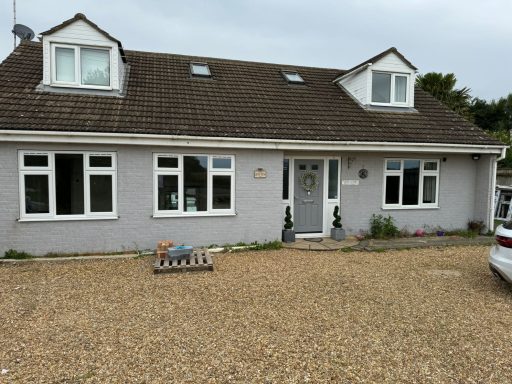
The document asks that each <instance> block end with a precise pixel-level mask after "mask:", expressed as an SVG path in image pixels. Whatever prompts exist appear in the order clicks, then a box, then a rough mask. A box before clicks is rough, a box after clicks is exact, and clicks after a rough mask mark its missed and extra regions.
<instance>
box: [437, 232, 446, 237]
mask: <svg viewBox="0 0 512 384" xmlns="http://www.w3.org/2000/svg"><path fill="white" fill-rule="evenodd" d="M436 233H437V236H439V237H441V236H444V235H445V234H446V232H445V231H437V232H436Z"/></svg>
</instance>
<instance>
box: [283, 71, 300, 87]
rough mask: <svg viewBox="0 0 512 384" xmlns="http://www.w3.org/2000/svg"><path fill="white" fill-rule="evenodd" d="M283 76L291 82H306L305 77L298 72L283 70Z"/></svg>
mask: <svg viewBox="0 0 512 384" xmlns="http://www.w3.org/2000/svg"><path fill="white" fill-rule="evenodd" d="M283 76H284V78H285V79H286V81H288V83H289V84H304V79H303V78H302V77H301V76H300V75H299V73H298V72H294V71H283Z"/></svg>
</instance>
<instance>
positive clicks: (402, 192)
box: [383, 159, 439, 208]
mask: <svg viewBox="0 0 512 384" xmlns="http://www.w3.org/2000/svg"><path fill="white" fill-rule="evenodd" d="M438 195H439V160H432V159H387V160H385V167H384V198H383V200H384V201H383V203H384V207H385V208H386V207H387V208H400V207H402V208H436V207H438Z"/></svg>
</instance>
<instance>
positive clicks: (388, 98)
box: [0, 14, 505, 254]
mask: <svg viewBox="0 0 512 384" xmlns="http://www.w3.org/2000/svg"><path fill="white" fill-rule="evenodd" d="M41 35H42V41H41V42H37V43H36V42H22V43H21V44H20V45H19V46H18V47H17V48H16V50H15V51H14V52H13V53H11V54H10V55H9V57H7V58H6V59H5V61H3V63H2V64H1V65H0V254H3V252H4V251H5V250H7V249H9V248H13V249H17V250H25V251H28V252H32V253H35V254H44V253H47V252H106V251H114V250H121V249H123V248H124V249H133V248H136V247H138V248H148V247H153V246H154V245H155V243H156V241H157V240H159V239H167V238H171V239H174V240H176V241H177V242H179V243H188V244H192V245H208V244H212V243H215V244H223V243H235V242H238V241H244V242H252V241H260V242H263V241H270V240H275V239H279V238H280V236H281V229H282V225H283V211H284V208H285V207H286V206H287V205H289V206H290V207H291V209H292V213H293V216H294V222H295V231H296V233H297V234H298V236H303V237H306V236H315V237H316V236H323V235H326V236H327V235H328V234H329V231H330V228H331V222H332V212H333V209H334V207H335V206H336V205H339V206H340V208H341V216H342V223H343V226H344V228H345V229H346V230H347V232H348V234H357V233H358V232H359V231H361V230H366V229H367V228H368V222H369V219H370V217H371V215H372V214H373V213H376V214H384V215H388V214H389V215H391V216H392V217H393V218H394V219H395V220H396V222H397V224H398V226H399V227H407V228H408V229H409V230H415V229H417V228H420V227H423V226H426V225H427V226H431V227H435V226H440V227H443V228H445V229H450V228H465V227H466V225H467V222H468V221H469V220H483V221H484V223H485V224H486V226H487V227H488V228H492V226H493V221H492V211H493V210H492V207H493V190H494V184H495V173H496V161H497V159H499V158H500V157H501V156H503V154H504V151H505V146H504V145H503V144H502V143H501V142H499V141H496V140H495V139H493V138H491V137H490V136H488V135H487V134H486V133H485V132H483V131H482V130H481V129H479V128H478V127H476V126H475V125H473V124H471V123H469V122H467V121H465V120H463V119H461V118H460V117H458V116H457V115H455V114H454V113H452V112H451V111H449V110H447V109H446V108H445V107H443V106H442V105H441V104H440V103H438V102H437V101H436V100H435V99H433V98H432V97H431V96H429V95H428V94H426V93H425V92H423V91H421V90H420V89H417V88H415V86H414V82H415V75H416V71H417V70H416V68H415V67H414V66H413V65H412V64H411V63H410V62H409V61H408V60H407V59H405V58H404V57H403V56H402V55H401V54H400V53H399V52H398V51H397V50H396V49H395V48H391V49H389V50H387V51H385V52H383V53H381V54H379V55H377V56H375V57H373V58H371V59H369V60H367V61H365V62H363V63H362V64H360V65H357V66H355V67H354V68H352V69H350V70H340V69H327V68H310V67H302V66H297V65H281V64H266V63H256V62H246V61H234V60H223V59H214V58H207V57H191V56H181V55H174V54H167V53H149V52H137V51H129V50H124V49H123V47H122V45H121V42H120V41H119V40H117V39H115V38H113V37H112V36H110V35H109V34H108V33H107V32H105V31H104V30H102V29H100V28H99V27H98V26H97V25H96V24H94V23H92V22H91V21H89V20H88V19H87V18H86V17H85V16H84V15H82V14H77V15H76V16H75V17H73V18H72V19H70V20H67V21H65V22H64V23H62V24H60V25H58V26H56V27H54V28H52V29H50V30H49V31H46V32H43V33H42V34H41Z"/></svg>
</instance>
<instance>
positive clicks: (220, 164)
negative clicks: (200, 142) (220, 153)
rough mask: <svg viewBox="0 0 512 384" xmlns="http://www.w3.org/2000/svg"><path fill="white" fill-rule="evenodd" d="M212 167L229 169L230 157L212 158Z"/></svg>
mask: <svg viewBox="0 0 512 384" xmlns="http://www.w3.org/2000/svg"><path fill="white" fill-rule="evenodd" d="M212 167H213V168H215V169H231V158H230V157H214V158H213V159H212Z"/></svg>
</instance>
